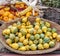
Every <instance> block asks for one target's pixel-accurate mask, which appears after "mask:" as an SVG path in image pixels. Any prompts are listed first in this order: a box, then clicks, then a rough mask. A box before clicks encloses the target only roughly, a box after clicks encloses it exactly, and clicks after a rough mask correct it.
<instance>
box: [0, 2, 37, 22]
mask: <svg viewBox="0 0 60 56" xmlns="http://www.w3.org/2000/svg"><path fill="white" fill-rule="evenodd" d="M31 15H32V7H31V6H27V5H26V4H25V3H24V2H16V3H15V4H11V5H9V4H8V5H4V6H3V5H1V6H0V20H2V21H5V22H8V21H11V20H14V19H16V18H23V17H29V16H31ZM37 15H38V12H36V11H35V14H34V16H37Z"/></svg>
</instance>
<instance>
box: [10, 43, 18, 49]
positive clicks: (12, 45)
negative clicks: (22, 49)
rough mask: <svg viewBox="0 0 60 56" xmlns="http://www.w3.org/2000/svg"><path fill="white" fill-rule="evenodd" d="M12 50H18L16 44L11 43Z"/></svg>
mask: <svg viewBox="0 0 60 56" xmlns="http://www.w3.org/2000/svg"><path fill="white" fill-rule="evenodd" d="M10 46H11V47H12V48H13V49H18V48H19V45H18V44H17V43H13V44H11V45H10Z"/></svg>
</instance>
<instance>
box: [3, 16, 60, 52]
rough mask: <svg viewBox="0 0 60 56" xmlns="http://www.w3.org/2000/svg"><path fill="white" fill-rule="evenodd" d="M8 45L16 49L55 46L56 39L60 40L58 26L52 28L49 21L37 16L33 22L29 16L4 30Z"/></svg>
mask: <svg viewBox="0 0 60 56" xmlns="http://www.w3.org/2000/svg"><path fill="white" fill-rule="evenodd" d="M2 34H3V36H4V38H5V40H6V43H7V45H9V46H10V47H11V48H13V49H15V50H20V51H28V50H31V51H34V50H44V49H49V48H53V47H54V46H55V45H56V41H60V35H59V34H58V33H57V30H56V28H51V25H50V23H49V22H44V21H43V20H41V18H36V19H35V21H34V22H33V24H31V22H30V21H29V20H28V18H27V17H24V18H22V19H21V21H18V22H16V23H13V24H12V25H9V26H8V27H7V28H6V29H4V30H3V32H2Z"/></svg>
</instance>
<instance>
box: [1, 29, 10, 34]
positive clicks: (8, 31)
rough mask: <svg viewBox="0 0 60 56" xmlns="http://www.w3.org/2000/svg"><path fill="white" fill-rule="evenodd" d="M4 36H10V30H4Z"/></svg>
mask: <svg viewBox="0 0 60 56" xmlns="http://www.w3.org/2000/svg"><path fill="white" fill-rule="evenodd" d="M2 34H3V35H9V34H10V29H5V30H3V33H2Z"/></svg>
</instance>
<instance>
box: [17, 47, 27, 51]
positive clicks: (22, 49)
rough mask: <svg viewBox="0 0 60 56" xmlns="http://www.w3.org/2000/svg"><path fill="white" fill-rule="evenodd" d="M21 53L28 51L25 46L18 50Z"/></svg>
mask: <svg viewBox="0 0 60 56" xmlns="http://www.w3.org/2000/svg"><path fill="white" fill-rule="evenodd" d="M18 50H19V51H26V47H25V46H22V47H20V48H19V49H18Z"/></svg>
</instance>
